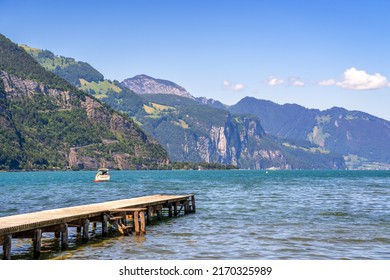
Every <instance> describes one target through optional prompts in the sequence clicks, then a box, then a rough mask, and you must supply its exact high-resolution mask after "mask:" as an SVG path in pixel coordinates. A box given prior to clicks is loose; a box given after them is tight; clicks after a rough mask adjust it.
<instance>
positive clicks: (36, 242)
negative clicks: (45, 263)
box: [33, 229, 42, 258]
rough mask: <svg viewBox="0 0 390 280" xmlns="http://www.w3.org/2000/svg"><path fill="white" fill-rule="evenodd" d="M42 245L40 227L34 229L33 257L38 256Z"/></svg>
mask: <svg viewBox="0 0 390 280" xmlns="http://www.w3.org/2000/svg"><path fill="white" fill-rule="evenodd" d="M41 245H42V229H36V230H34V237H33V246H34V258H38V257H39V256H40V254H41Z"/></svg>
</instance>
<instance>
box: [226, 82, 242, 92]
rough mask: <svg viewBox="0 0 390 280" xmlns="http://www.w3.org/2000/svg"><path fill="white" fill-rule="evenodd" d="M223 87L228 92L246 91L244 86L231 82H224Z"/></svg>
mask: <svg viewBox="0 0 390 280" xmlns="http://www.w3.org/2000/svg"><path fill="white" fill-rule="evenodd" d="M223 87H224V88H225V89H228V90H233V91H242V90H244V89H245V86H244V84H239V83H238V84H234V83H231V82H229V81H223Z"/></svg>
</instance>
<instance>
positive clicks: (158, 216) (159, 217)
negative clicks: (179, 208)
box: [156, 209, 162, 221]
mask: <svg viewBox="0 0 390 280" xmlns="http://www.w3.org/2000/svg"><path fill="white" fill-rule="evenodd" d="M156 214H157V221H160V220H161V216H162V215H161V210H160V209H158V210H156Z"/></svg>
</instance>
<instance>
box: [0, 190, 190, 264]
mask: <svg viewBox="0 0 390 280" xmlns="http://www.w3.org/2000/svg"><path fill="white" fill-rule="evenodd" d="M195 211H196V208H195V196H194V195H193V194H190V195H180V196H175V195H160V194H157V195H151V196H144V197H137V198H130V199H122V200H116V201H109V202H103V203H96V204H89V205H81V206H74V207H67V208H60V209H53V210H46V211H40V212H34V213H27V214H20V215H14V216H8V217H0V245H3V259H4V260H9V259H10V258H11V244H12V238H32V242H33V248H34V257H36V258H37V257H39V255H40V252H41V239H42V233H44V232H53V233H54V236H55V237H56V238H60V242H61V248H62V249H63V250H65V249H66V248H67V247H68V245H69V243H68V228H69V227H76V228H77V232H78V233H80V234H81V235H82V240H83V242H87V241H88V232H89V227H90V225H91V226H92V227H96V224H97V223H101V229H102V235H103V236H107V235H108V228H109V226H112V227H113V228H115V230H116V231H117V232H119V233H120V234H122V235H129V234H138V235H140V234H145V233H146V230H145V225H146V224H149V223H150V222H151V221H152V220H153V219H157V220H160V219H161V218H162V217H163V216H167V217H174V216H179V215H185V214H189V213H195ZM81 230H82V232H81Z"/></svg>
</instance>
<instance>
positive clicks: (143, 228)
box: [139, 211, 146, 234]
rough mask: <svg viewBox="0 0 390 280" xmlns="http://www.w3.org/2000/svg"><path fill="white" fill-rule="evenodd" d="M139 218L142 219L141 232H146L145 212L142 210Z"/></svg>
mask: <svg viewBox="0 0 390 280" xmlns="http://www.w3.org/2000/svg"><path fill="white" fill-rule="evenodd" d="M139 219H140V234H145V233H146V230H145V212H144V211H141V212H139Z"/></svg>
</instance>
